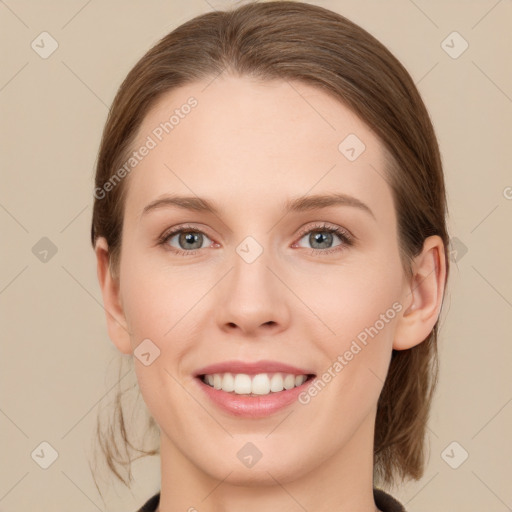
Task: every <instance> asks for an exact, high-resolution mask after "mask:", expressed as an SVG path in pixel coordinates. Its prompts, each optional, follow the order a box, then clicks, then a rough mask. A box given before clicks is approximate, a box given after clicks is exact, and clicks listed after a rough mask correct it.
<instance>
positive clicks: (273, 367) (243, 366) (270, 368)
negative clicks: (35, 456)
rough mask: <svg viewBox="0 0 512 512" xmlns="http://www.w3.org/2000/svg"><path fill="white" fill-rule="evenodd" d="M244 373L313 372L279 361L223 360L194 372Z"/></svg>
mask: <svg viewBox="0 0 512 512" xmlns="http://www.w3.org/2000/svg"><path fill="white" fill-rule="evenodd" d="M228 372H229V373H246V374H248V375H256V374H258V373H272V372H282V373H292V374H294V375H314V374H313V372H311V371H310V370H307V369H304V368H298V367H296V366H292V365H289V364H285V363H280V362H279V361H254V362H244V361H235V360H232V361H223V362H221V363H215V364H210V365H208V366H204V367H203V368H200V369H199V370H197V371H196V372H195V373H194V376H195V377H199V376H200V375H212V374H214V373H228Z"/></svg>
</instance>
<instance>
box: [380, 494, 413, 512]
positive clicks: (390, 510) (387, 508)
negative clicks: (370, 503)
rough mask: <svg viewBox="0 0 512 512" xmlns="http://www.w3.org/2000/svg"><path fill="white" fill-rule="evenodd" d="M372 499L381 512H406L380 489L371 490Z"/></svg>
mask: <svg viewBox="0 0 512 512" xmlns="http://www.w3.org/2000/svg"><path fill="white" fill-rule="evenodd" d="M373 499H374V500H375V504H376V505H377V507H378V508H379V510H382V512H406V510H405V508H404V506H403V505H402V504H401V503H400V502H398V501H397V500H396V499H395V498H393V496H391V495H390V494H388V493H386V492H385V491H383V490H382V489H378V488H374V489H373Z"/></svg>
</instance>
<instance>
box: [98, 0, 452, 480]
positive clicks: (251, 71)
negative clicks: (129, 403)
mask: <svg viewBox="0 0 512 512" xmlns="http://www.w3.org/2000/svg"><path fill="white" fill-rule="evenodd" d="M226 70H227V71H229V72H230V73H233V74H235V75H238V76H250V77H255V78H259V79H263V80H273V79H278V80H296V81H301V82H303V83H306V84H308V85H312V86H315V87H317V88H319V89H320V90H322V91H324V92H325V93H327V94H330V95H333V96H334V97H335V98H336V99H337V100H339V101H341V102H343V103H344V104H345V105H346V106H348V108H350V109H351V110H352V111H353V112H355V113H356V114H357V115H358V116H359V117H360V118H361V119H362V120H363V121H364V122H365V123H366V124H367V125H368V126H369V127H370V128H371V129H372V130H373V131H374V132H375V133H376V134H377V136H378V137H379V138H380V140H381V142H382V143H383V145H384V147H385V150H387V153H388V165H387V168H386V179H387V181H388V183H389V185H390V187H391V189H392V194H393V200H394V206H395V208H396V212H397V229H398V233H399V245H400V254H401V259H402V265H403V268H404V271H405V272H406V273H407V274H408V275H409V276H410V275H411V266H410V263H411V260H412V258H413V257H414V256H416V255H418V254H419V253H420V252H421V250H422V248H423V242H424V240H425V239H426V238H427V237H428V236H430V235H439V236H440V237H441V239H442V240H443V242H444V244H445V247H448V242H449V237H448V233H447V227H446V221H445V216H446V215H447V205H446V197H445V186H444V178H443V170H442V164H441V157H440V153H439V148H438V143H437V140H436V136H435V133H434V129H433V126H432V123H431V120H430V118H429V115H428V112H427V110H426V108H425V105H424V103H423V101H422V99H421V97H420V94H419V92H418V90H417V89H416V86H415V84H414V82H413V80H412V79H411V77H410V75H409V74H408V72H407V71H406V69H405V68H404V67H403V66H402V64H400V62H399V61H398V60H397V59H396V58H395V57H394V56H393V55H392V54H391V53H390V51H389V50H388V49H387V48H386V47H385V46H384V45H382V44H381V43H380V42H379V41H378V40H377V39H375V38H374V37H373V36H372V35H370V34H369V33H368V32H366V31H365V30H364V29H362V28H361V27H359V26H358V25H356V24H354V23H353V22H351V21H350V20H348V19H346V18H345V17H343V16H341V15H340V14H337V13H335V12H332V11H330V10H327V9H325V8H322V7H319V6H315V5H310V4H305V3H301V2H295V1H271V2H264V3H249V4H246V5H242V6H239V7H237V8H236V9H233V10H231V11H217V12H210V13H207V14H203V15H200V16H197V17H195V18H194V19H192V20H190V21H188V22H186V23H184V24H182V25H181V26H179V27H177V28H176V29H175V30H173V31H172V32H171V33H169V34H168V35H166V36H165V37H164V38H162V39H161V40H160V41H159V42H158V43H157V44H156V45H155V46H154V47H153V48H151V49H150V50H149V51H148V52H147V53H146V54H145V55H144V56H143V57H142V58H141V59H140V60H139V62H137V64H136V65H135V67H134V68H133V69H132V70H131V71H130V72H129V74H128V76H127V77H126V79H125V80H124V82H123V83H122V84H121V86H120V88H119V91H118V93H117V95H116V97H115V99H114V102H113V105H112V108H111V110H110V113H109V116H108V119H107V122H106V125H105V128H104V132H103V138H102V141H101V147H100V150H99V155H98V160H97V169H96V182H95V186H96V188H97V189H101V188H102V186H103V185H104V183H106V182H107V181H108V180H109V179H111V177H112V176H113V175H114V173H115V172H116V170H117V169H119V168H120V167H121V166H122V165H123V163H124V162H125V161H126V159H127V157H128V155H129V153H130V151H131V150H133V148H131V144H132V143H133V141H134V138H135V136H136V135H137V130H138V128H139V127H140V125H141V123H142V121H143V119H144V116H145V114H146V113H147V112H148V110H149V109H150V107H151V106H153V105H154V104H155V102H156V101H157V100H158V99H159V98H160V97H161V96H162V95H163V94H164V93H166V92H168V91H170V90H171V89H174V88H176V87H179V86H183V85H185V84H187V83H191V82H194V81H198V80H201V79H206V78H209V79H213V78H214V77H216V76H217V75H219V74H220V73H222V72H224V71H226ZM125 192H126V187H125V186H124V181H121V182H120V183H119V184H118V185H117V186H115V187H114V188H113V189H112V190H110V191H109V192H108V194H106V195H105V197H103V198H101V199H99V198H98V197H96V199H95V201H94V212H93V218H92V230H91V240H92V244H93V246H95V242H96V239H97V237H98V236H103V237H105V238H106V240H107V242H108V245H109V251H110V252H109V254H110V262H111V270H112V272H113V274H114V275H117V272H118V266H119V258H120V252H121V235H122V225H123V208H124V198H125ZM445 259H446V261H445V263H446V279H447V278H448V271H449V260H448V251H445ZM445 287H446V281H445ZM438 322H439V320H438V321H437V322H436V324H435V326H434V328H433V330H432V332H431V333H430V335H429V336H428V337H427V338H426V339H425V340H424V341H423V342H422V343H420V344H419V345H417V346H415V347H413V348H411V349H408V350H402V351H395V350H393V353H392V358H391V362H390V367H389V372H388V376H387V379H386V382H385V384H384V387H383V390H382V393H381V395H380V397H379V401H378V407H377V417H376V424H375V440H374V478H375V480H376V481H377V482H379V483H380V482H382V483H383V484H392V483H397V478H400V479H401V480H402V481H403V480H404V479H406V478H413V479H419V478H420V477H421V476H422V475H423V471H424V465H425V447H424V441H425V435H426V428H427V421H428V417H429V411H430V405H431V401H432V397H433V393H434V389H435V387H436V384H437V376H438V357H437V329H438ZM116 403H117V409H116V416H115V421H116V422H117V425H116V427H117V428H119V429H120V431H121V443H124V448H125V450H124V452H125V455H122V454H121V452H120V450H119V448H118V446H117V444H116V443H117V441H116V440H115V435H114V431H113V430H112V428H110V429H109V431H108V433H107V434H102V433H101V432H100V429H98V435H99V436H100V437H103V442H102V444H101V449H102V450H103V452H104V455H105V457H106V460H107V462H108V464H109V467H110V468H111V469H112V471H113V472H114V473H115V474H116V475H117V477H118V478H119V479H121V480H122V481H123V482H124V483H125V484H127V485H129V482H130V481H131V472H130V473H129V479H128V483H127V481H126V480H125V479H123V478H122V476H121V475H120V473H119V472H118V470H117V469H116V466H119V467H125V468H126V467H128V468H129V467H130V462H131V460H130V456H129V454H128V450H127V446H130V447H132V448H134V447H133V445H131V444H130V443H129V441H128V438H127V435H126V430H125V424H124V419H123V418H124V417H123V413H122V408H121V411H120V412H119V408H120V407H121V402H120V401H119V400H118V401H117V402H116ZM153 426H155V425H154V422H153ZM138 451H139V452H140V453H143V454H154V453H158V450H157V449H154V450H149V451H144V450H138Z"/></svg>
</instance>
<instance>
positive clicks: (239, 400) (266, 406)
mask: <svg viewBox="0 0 512 512" xmlns="http://www.w3.org/2000/svg"><path fill="white" fill-rule="evenodd" d="M196 380H197V382H198V383H199V386H200V387H201V389H202V390H203V391H204V392H205V393H206V396H208V397H209V398H210V399H211V400H212V401H213V402H214V403H215V404H217V405H218V406H219V407H220V408H221V409H223V410H224V411H227V412H229V413H230V414H232V415H234V416H241V417H245V418H262V417H265V416H270V415H271V414H273V413H275V412H277V411H279V410H281V409H284V408H285V407H286V406H288V405H290V404H292V403H293V402H295V401H296V400H297V397H298V396H299V395H300V394H301V393H302V392H303V391H304V390H305V389H306V388H307V387H308V386H309V385H310V384H311V382H313V380H314V379H313V378H310V379H308V380H306V381H305V382H304V383H302V384H301V385H300V386H297V387H295V388H292V389H285V390H283V391H278V392H277V393H274V392H271V393H269V394H268V395H255V396H251V395H237V394H236V393H227V392H226V391H222V390H221V389H215V388H213V387H211V386H209V385H208V384H205V383H204V382H203V381H202V379H201V378H200V377H196Z"/></svg>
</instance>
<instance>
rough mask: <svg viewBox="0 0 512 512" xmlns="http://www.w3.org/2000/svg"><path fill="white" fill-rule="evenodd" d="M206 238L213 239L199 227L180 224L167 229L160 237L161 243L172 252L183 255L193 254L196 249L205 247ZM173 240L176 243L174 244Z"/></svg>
mask: <svg viewBox="0 0 512 512" xmlns="http://www.w3.org/2000/svg"><path fill="white" fill-rule="evenodd" d="M205 240H209V241H210V242H211V240H210V239H209V238H208V237H207V236H206V235H205V234H204V233H203V232H202V231H200V230H198V229H197V228H193V227H191V226H179V227H177V228H174V229H172V230H171V231H167V232H166V233H164V234H163V235H162V236H161V238H160V239H159V242H158V243H159V244H160V245H165V247H166V249H167V248H168V249H169V250H171V251H172V252H175V253H177V254H181V255H187V256H189V255H193V254H195V251H196V250H199V249H203V248H204V247H203V243H204V242H205ZM173 241H174V244H177V246H176V245H173Z"/></svg>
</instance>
